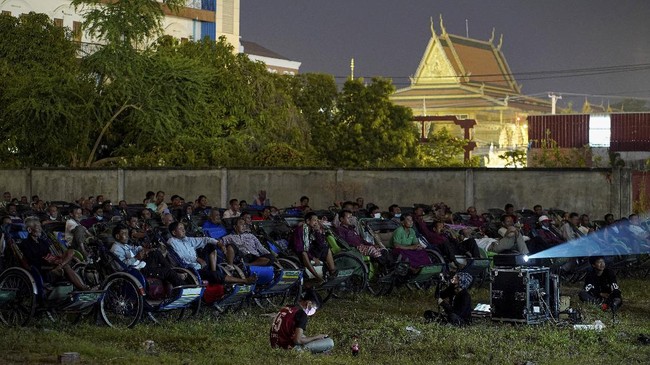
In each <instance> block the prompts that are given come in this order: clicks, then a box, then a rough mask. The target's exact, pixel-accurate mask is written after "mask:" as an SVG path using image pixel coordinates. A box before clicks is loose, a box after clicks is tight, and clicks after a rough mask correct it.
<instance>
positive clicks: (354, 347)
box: [350, 336, 359, 356]
mask: <svg viewBox="0 0 650 365" xmlns="http://www.w3.org/2000/svg"><path fill="white" fill-rule="evenodd" d="M350 350H352V356H357V355H359V339H358V338H357V336H353V337H352V345H351V346H350Z"/></svg>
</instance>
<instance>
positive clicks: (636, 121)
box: [609, 113, 650, 151]
mask: <svg viewBox="0 0 650 365" xmlns="http://www.w3.org/2000/svg"><path fill="white" fill-rule="evenodd" d="M611 120H612V137H611V139H612V140H611V143H610V147H609V148H610V150H611V151H650V113H626V114H612V116H611Z"/></svg>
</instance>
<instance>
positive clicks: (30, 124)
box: [0, 13, 93, 166]
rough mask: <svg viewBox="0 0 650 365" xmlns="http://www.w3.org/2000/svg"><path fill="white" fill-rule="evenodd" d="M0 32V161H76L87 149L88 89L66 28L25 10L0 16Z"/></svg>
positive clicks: (20, 163)
mask: <svg viewBox="0 0 650 365" xmlns="http://www.w3.org/2000/svg"><path fill="white" fill-rule="evenodd" d="M0 33H1V34H2V35H3V36H2V37H0V135H1V136H2V140H0V151H1V152H0V157H2V158H1V160H2V161H3V164H4V165H9V166H43V165H49V166H59V165H63V166H67V165H76V164H77V163H78V161H79V160H80V159H82V158H83V156H85V155H86V154H87V151H88V146H87V145H86V141H87V140H88V137H89V134H90V132H91V129H92V126H91V125H89V123H88V122H87V120H88V117H89V115H90V113H91V112H92V104H91V103H89V99H90V98H92V94H93V90H92V79H91V78H90V77H88V76H86V75H84V74H83V73H82V72H81V70H80V68H79V63H78V61H77V59H76V54H77V46H76V45H75V44H74V43H72V42H71V41H70V39H71V33H70V31H69V29H66V28H61V27H57V26H55V25H54V23H53V22H52V21H51V20H50V19H49V18H48V17H47V16H46V15H44V14H36V13H29V14H25V15H22V16H21V17H19V18H14V17H11V16H9V15H1V16H0Z"/></svg>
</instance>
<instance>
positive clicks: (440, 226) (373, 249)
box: [0, 190, 650, 346]
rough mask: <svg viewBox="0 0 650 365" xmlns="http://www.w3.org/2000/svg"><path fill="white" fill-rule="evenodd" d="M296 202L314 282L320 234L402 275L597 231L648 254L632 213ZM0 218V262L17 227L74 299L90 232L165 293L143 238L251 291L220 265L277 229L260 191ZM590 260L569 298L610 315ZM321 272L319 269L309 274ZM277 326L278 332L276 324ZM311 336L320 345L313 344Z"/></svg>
mask: <svg viewBox="0 0 650 365" xmlns="http://www.w3.org/2000/svg"><path fill="white" fill-rule="evenodd" d="M299 201H300V204H296V205H295V206H293V207H291V208H287V209H286V210H285V211H284V212H285V214H288V213H289V212H290V213H291V214H292V215H295V216H298V217H301V218H303V220H304V221H303V222H302V223H300V224H298V225H297V226H295V227H294V228H293V233H292V235H291V241H292V242H291V243H292V247H293V249H294V252H295V253H296V254H297V256H298V258H299V260H300V262H301V263H302V265H303V266H304V267H305V269H306V271H308V272H309V273H310V274H311V276H313V277H314V278H315V279H316V280H318V281H326V280H327V279H328V278H331V277H336V276H337V268H336V266H335V263H334V259H333V255H332V251H331V249H330V247H329V245H328V243H327V241H326V238H325V233H326V232H327V231H330V230H331V231H332V232H333V233H334V234H336V236H337V237H339V238H341V239H342V240H344V241H345V242H347V243H348V244H349V245H350V246H352V247H354V248H356V249H357V250H358V251H359V252H360V253H361V254H363V255H365V256H368V257H370V258H371V260H375V261H376V262H378V263H380V264H381V265H382V267H391V266H394V265H396V264H399V263H402V262H403V263H408V265H407V266H408V268H409V270H408V271H409V274H410V275H415V274H417V273H418V271H419V270H420V269H421V268H422V267H423V266H426V265H429V264H431V259H430V257H429V256H428V254H427V249H432V250H437V251H438V252H439V253H440V255H442V257H444V259H445V261H446V262H447V264H449V266H450V268H451V269H452V271H454V272H456V271H457V272H458V273H459V274H463V273H462V269H463V267H464V266H465V265H467V264H468V262H471V260H472V259H478V258H485V257H486V254H487V253H489V252H493V253H519V254H531V253H535V252H539V251H542V250H545V249H548V248H550V247H553V246H555V245H558V244H562V243H564V242H567V241H571V240H575V239H578V238H581V237H583V236H586V235H590V234H592V233H593V232H596V231H599V230H600V231H604V233H603V234H604V237H605V238H604V239H603V238H601V239H599V243H598V244H600V245H607V244H609V243H610V241H615V240H618V241H625V242H628V243H629V244H632V245H644V246H648V245H649V244H650V241H649V240H650V232H648V230H647V227H646V226H645V225H644V224H642V222H641V221H640V219H639V217H638V216H637V215H636V214H632V215H630V216H629V217H627V218H621V219H620V220H619V221H615V219H614V216H613V215H612V214H607V215H606V216H605V217H604V219H603V221H602V222H599V223H598V224H595V223H594V222H592V221H591V220H590V217H589V216H588V215H587V214H578V213H564V212H562V211H559V210H544V209H543V207H542V206H540V205H535V206H534V207H533V209H532V210H528V209H522V210H515V209H514V206H513V205H512V204H506V205H505V206H504V209H503V210H500V209H491V210H490V211H486V212H484V213H482V214H480V213H479V211H478V210H477V209H476V207H469V208H467V209H466V210H465V211H464V212H460V213H453V212H452V210H451V209H450V207H449V206H447V205H446V204H445V203H435V204H432V205H422V204H416V205H414V206H413V207H400V206H399V205H396V204H393V205H390V206H389V207H388V210H387V211H386V212H382V210H381V209H380V208H379V207H378V206H376V205H375V204H372V203H370V204H367V205H366V206H364V205H363V204H364V201H363V199H362V198H359V199H357V200H356V201H346V202H340V203H336V204H335V205H336V206H335V209H332V212H333V213H332V214H319V213H318V212H315V211H314V210H313V209H312V208H311V207H310V206H309V198H308V197H306V196H302V197H301V198H300V200H299ZM0 216H1V217H2V230H0V253H4V252H5V250H6V241H7V239H6V238H8V237H6V236H8V235H10V233H11V231H12V228H9V227H22V230H23V231H26V232H27V236H26V237H24V238H23V240H22V242H21V244H20V248H21V250H22V251H23V253H24V255H25V258H26V260H28V261H29V263H30V264H32V265H35V266H37V267H41V268H43V269H44V270H45V269H47V270H49V272H51V273H52V275H55V276H65V277H66V278H67V279H68V280H69V281H70V282H72V283H73V284H74V286H75V287H76V288H77V289H79V290H87V289H88V286H87V285H85V284H84V283H83V280H81V278H79V277H78V276H77V275H76V274H75V273H74V271H73V270H72V269H71V268H70V265H69V263H70V260H71V257H72V252H73V250H77V251H79V252H80V253H81V254H82V255H83V256H84V257H89V256H90V252H89V250H88V248H87V247H86V243H87V239H86V238H87V237H88V236H89V235H92V234H93V233H92V232H90V230H92V229H93V227H94V226H96V225H98V224H102V223H106V222H112V223H117V222H119V223H117V224H116V225H115V227H114V229H113V230H112V237H113V239H114V244H113V245H112V247H111V252H112V253H113V254H114V255H115V256H116V257H117V258H118V259H119V260H120V261H122V263H123V264H124V265H127V266H132V267H136V268H138V269H139V270H141V271H142V272H143V274H145V275H147V276H152V277H157V278H160V279H161V280H163V281H165V282H167V283H169V284H171V285H172V286H179V285H182V284H183V283H184V281H185V279H186V278H185V276H184V275H183V274H178V273H177V272H175V271H174V270H173V269H172V262H170V260H169V258H170V257H169V253H168V252H167V250H165V249H157V248H153V247H151V245H150V238H151V235H152V234H154V235H157V236H158V237H160V239H161V240H162V241H163V242H164V243H165V244H166V246H167V247H168V249H169V251H172V252H173V253H174V256H175V257H174V259H175V261H176V262H175V263H174V264H177V265H182V266H185V267H191V268H194V269H196V270H197V271H198V272H199V273H200V275H201V276H202V277H203V278H205V279H206V280H207V281H208V282H209V283H211V284H224V283H233V284H235V283H241V284H246V283H253V282H254V281H255V280H256V278H255V276H249V277H236V276H233V275H231V273H230V272H228V271H224V270H222V269H221V268H220V266H219V265H218V264H219V263H220V262H219V261H221V263H224V264H225V265H226V267H229V266H232V265H235V264H236V263H237V262H243V263H247V264H251V265H259V266H269V265H273V264H274V263H275V255H274V254H273V253H272V252H271V251H270V250H269V249H268V247H266V246H265V245H264V244H263V242H261V241H260V240H259V238H258V237H257V236H256V235H255V234H254V232H252V226H253V225H254V223H253V222H254V221H273V220H280V219H281V217H282V213H281V210H280V209H278V208H276V207H274V206H271V205H270V199H269V198H268V197H267V194H266V191H264V190H262V191H260V192H259V194H257V195H256V196H255V197H253V199H252V204H251V205H248V204H247V203H246V201H244V200H239V199H230V200H229V202H228V207H227V208H225V209H218V208H214V207H211V206H210V204H209V200H208V197H206V196H205V195H200V196H198V198H197V199H196V200H195V201H194V202H191V203H187V202H185V201H184V199H183V198H182V197H180V196H179V195H172V196H171V197H170V199H169V201H167V200H166V194H165V192H164V191H158V192H156V193H154V192H148V193H147V194H146V196H145V199H144V200H143V201H142V204H137V205H129V204H127V202H126V201H124V200H122V201H120V202H119V203H118V205H117V206H113V204H112V203H111V201H109V200H107V199H105V198H104V196H102V195H98V196H96V197H93V196H91V197H88V198H81V199H79V200H77V201H76V202H74V203H73V204H63V203H61V202H51V203H49V204H47V203H46V202H45V201H43V200H41V199H40V198H39V197H38V196H36V195H35V196H33V197H32V199H31V201H28V200H27V197H25V196H23V197H21V199H20V200H18V199H12V198H11V194H10V193H9V192H6V193H4V195H3V200H2V201H1V202H0ZM361 219H378V220H386V221H392V222H394V225H395V227H396V229H395V230H394V232H393V233H392V235H391V237H390V240H386V239H382V238H381V237H380V235H379V234H378V232H373V231H372V230H366V231H364V230H363V229H362V228H361V227H360V226H361V224H360V220H361ZM50 225H58V226H60V227H61V228H60V230H62V231H63V237H62V239H63V241H65V244H66V246H67V247H68V248H69V249H68V250H67V251H65V252H64V253H63V254H61V255H58V256H57V255H52V254H51V253H50V252H49V250H48V248H47V245H48V244H47V243H46V242H45V241H44V240H43V239H42V237H43V235H42V230H43V227H48V226H50ZM19 230H21V229H19ZM391 249H392V250H391ZM601 261H602V260H594V262H592V264H593V268H594V270H593V271H594V274H593V275H596V276H595V277H592V276H593V275H592V276H589V277H588V280H590V282H589V284H588V285H587V286H586V287H585V291H584V292H583V293H581V295H580V298H581V299H583V300H585V301H591V302H599V303H600V302H606V303H608V305H610V306H620V304H621V303H622V301H621V299H620V291H619V290H618V286H617V285H616V280H615V277H613V278H612V275H613V274H612V273H611V272H610V271H609V270H607V269H605V264H604V261H603V262H602V263H601ZM320 264H322V267H323V271H318V270H316V268H315V266H318V265H320ZM603 273H604V274H603ZM601 275H604V276H601ZM601 278H605V279H601ZM453 280H454V281H453V283H454V285H455V286H454V287H453V288H452V289H450V291H449V292H447V293H445V295H446V296H443V297H442V298H441V300H442V302H444V303H446V308H447V310H448V311H447V312H448V313H447V317H445V318H446V320H447V321H449V322H451V323H455V324H459V323H465V322H466V321H467V313H466V312H467V306H466V305H463V306H462V308H460V307H459V308H455V307H454V305H455V304H450V303H459V301H458V300H460V299H457V301H453V300H451V298H462V300H463V302H466V301H467V300H468V296H467V295H466V289H467V287H468V285H469V284H468V283H467V280H468V279H467V277H466V276H465V275H459V276H455V277H454V279H453ZM603 288H605V289H603ZM599 290H606V291H608V292H607V293H606V295H605V294H602V295H601V293H605V292H604V291H599ZM614 299H616V300H614ZM312 302H313V301H312V300H311V299H310V300H304V301H303V302H301V304H300V306H302V307H303V309H304V308H312V304H313V303H312ZM442 302H441V303H442ZM314 307H315V306H314ZM294 310H296V309H295V308H294ZM292 313H293V312H287V313H286V315H287V316H289V315H293V314H292ZM452 314H453V315H452ZM278 318H280V317H278ZM296 318H297V319H296V321H298V322H300V323H303V322H304V323H306V322H305V319H304V318H302V316H298V317H296ZM300 318H302V319H300ZM276 321H280V322H278V323H282V322H281V320H280V319H276ZM300 323H298V324H296V325H295V326H294V324H293V323H292V326H294V327H291V329H290V330H289V332H288V333H289V334H292V333H293V331H294V330H295V331H296V332H300V333H302V332H301V330H304V326H303V327H301V324H300ZM304 323H303V324H304ZM278 336H280V337H278V341H279V342H278V346H285V345H284V343H283V342H282V340H281V335H278ZM318 337H321V338H318V339H319V340H322V339H323V338H322V336H320V335H319V336H318ZM296 343H297V344H304V343H305V342H296Z"/></svg>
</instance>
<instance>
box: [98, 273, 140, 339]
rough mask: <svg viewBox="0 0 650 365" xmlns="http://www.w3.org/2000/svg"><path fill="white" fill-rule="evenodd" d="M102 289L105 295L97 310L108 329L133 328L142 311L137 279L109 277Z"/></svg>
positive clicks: (121, 276)
mask: <svg viewBox="0 0 650 365" xmlns="http://www.w3.org/2000/svg"><path fill="white" fill-rule="evenodd" d="M103 289H104V290H105V291H106V293H105V294H104V298H102V301H101V303H100V306H99V309H100V313H101V316H102V319H103V320H104V322H105V323H106V324H107V325H108V326H110V327H126V328H132V327H133V326H135V325H136V324H137V323H138V321H140V318H141V317H142V312H143V310H144V300H143V291H142V286H141V285H140V284H139V283H138V282H137V279H135V278H130V277H128V276H126V275H119V276H114V277H109V278H108V280H107V281H106V283H105V284H104V286H103Z"/></svg>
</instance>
